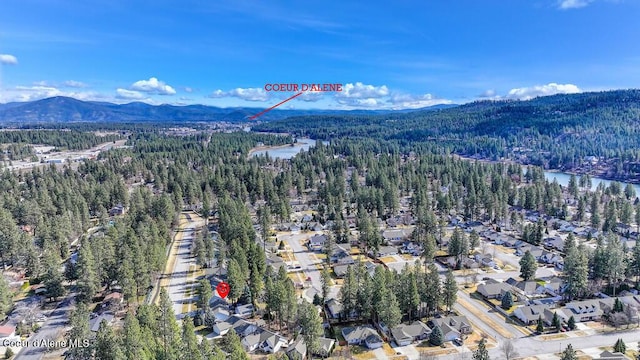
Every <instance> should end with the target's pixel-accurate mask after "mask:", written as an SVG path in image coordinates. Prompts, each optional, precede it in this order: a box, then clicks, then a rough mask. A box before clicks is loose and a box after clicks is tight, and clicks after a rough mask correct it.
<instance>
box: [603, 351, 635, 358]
mask: <svg viewBox="0 0 640 360" xmlns="http://www.w3.org/2000/svg"><path fill="white" fill-rule="evenodd" d="M600 359H607V360H629V358H628V357H627V356H626V355H625V354H623V353H619V352H611V351H606V350H605V351H603V352H602V353H601V354H600Z"/></svg>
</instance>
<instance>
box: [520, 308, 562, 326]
mask: <svg viewBox="0 0 640 360" xmlns="http://www.w3.org/2000/svg"><path fill="white" fill-rule="evenodd" d="M553 312H554V311H553V310H552V309H551V306H549V305H525V306H518V307H517V308H516V309H515V310H514V311H513V316H515V317H516V318H518V320H520V321H522V322H523V323H524V324H525V325H532V324H535V323H536V322H537V321H538V319H539V318H542V320H543V321H544V322H545V324H547V325H551V322H552V320H553Z"/></svg>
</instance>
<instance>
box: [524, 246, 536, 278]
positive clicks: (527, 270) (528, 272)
mask: <svg viewBox="0 0 640 360" xmlns="http://www.w3.org/2000/svg"><path fill="white" fill-rule="evenodd" d="M537 269H538V264H537V263H536V258H535V257H533V255H532V254H531V252H530V251H529V250H527V251H526V252H525V253H524V255H523V256H522V259H520V277H522V279H524V281H528V280H530V279H533V278H535V276H536V270H537Z"/></svg>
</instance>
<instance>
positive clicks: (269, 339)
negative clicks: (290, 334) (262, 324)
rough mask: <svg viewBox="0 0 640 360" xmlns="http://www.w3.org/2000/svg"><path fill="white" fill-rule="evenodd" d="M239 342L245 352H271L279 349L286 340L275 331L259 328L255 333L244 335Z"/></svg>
mask: <svg viewBox="0 0 640 360" xmlns="http://www.w3.org/2000/svg"><path fill="white" fill-rule="evenodd" d="M241 342H242V346H243V347H244V349H245V350H246V351H247V352H253V351H256V350H259V351H261V352H264V353H269V354H273V353H276V352H277V351H278V350H280V348H281V347H282V346H283V345H285V344H286V343H287V340H286V339H285V338H284V337H282V336H280V335H278V334H276V333H273V332H271V331H268V330H265V329H262V328H260V329H258V330H257V331H256V332H255V333H253V334H250V335H247V336H245V337H244V338H243V339H242V341H241Z"/></svg>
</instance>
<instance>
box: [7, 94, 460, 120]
mask: <svg viewBox="0 0 640 360" xmlns="http://www.w3.org/2000/svg"><path fill="white" fill-rule="evenodd" d="M453 106H457V105H444V106H442V105H435V106H434V107H430V108H421V109H411V110H366V109H357V110H321V109H318V110H295V109H274V110H272V111H269V112H267V113H265V114H264V115H262V116H260V118H259V120H261V121H271V120H279V119H284V118H287V117H291V116H305V115H374V114H386V113H391V112H409V111H429V110H438V109H441V108H443V107H453ZM262 110H263V108H259V107H255V108H254V107H228V108H221V107H215V106H208V105H201V104H193V105H170V104H160V105H151V104H147V103H144V102H131V103H126V104H115V103H110V102H101V101H83V100H78V99H75V98H71V97H65V96H56V97H50V98H46V99H41V100H35V101H30V102H12V103H6V104H0V123H5V124H6V123H41V122H62V121H72V122H91V121H113V122H119V121H120V122H124V121H228V122H242V121H247V120H248V118H249V117H250V116H252V115H254V114H256V113H258V112H260V111H262Z"/></svg>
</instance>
